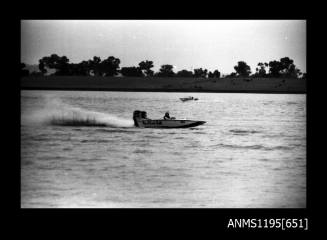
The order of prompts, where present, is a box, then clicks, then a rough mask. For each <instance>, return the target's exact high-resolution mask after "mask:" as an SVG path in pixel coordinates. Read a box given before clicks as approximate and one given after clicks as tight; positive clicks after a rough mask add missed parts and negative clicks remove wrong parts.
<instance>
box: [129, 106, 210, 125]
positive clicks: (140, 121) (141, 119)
mask: <svg viewBox="0 0 327 240" xmlns="http://www.w3.org/2000/svg"><path fill="white" fill-rule="evenodd" d="M133 120H134V125H135V126H136V127H140V128H188V127H196V126H199V125H202V124H204V123H205V121H194V120H186V119H175V118H170V119H149V118H147V113H146V112H145V111H139V110H136V111H134V113H133Z"/></svg>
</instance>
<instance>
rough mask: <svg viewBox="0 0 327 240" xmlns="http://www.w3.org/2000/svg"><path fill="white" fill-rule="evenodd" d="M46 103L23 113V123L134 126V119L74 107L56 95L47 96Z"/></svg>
mask: <svg viewBox="0 0 327 240" xmlns="http://www.w3.org/2000/svg"><path fill="white" fill-rule="evenodd" d="M44 100H45V104H44V105H43V107H42V108H39V109H37V110H34V111H32V112H25V113H24V114H22V115H21V122H22V124H28V125H32V124H33V125H40V124H55V125H67V124H68V123H69V124H74V123H76V125H77V124H78V125H81V126H83V124H85V125H86V124H87V125H88V126H92V123H94V125H99V124H101V125H105V126H108V127H133V126H134V122H133V120H132V119H124V118H120V117H118V116H115V115H112V114H108V113H103V112H96V111H90V110H86V109H82V108H79V107H73V106H70V105H68V104H66V103H63V102H62V101H61V100H60V99H58V98H55V97H49V96H48V97H46V98H45V99H44Z"/></svg>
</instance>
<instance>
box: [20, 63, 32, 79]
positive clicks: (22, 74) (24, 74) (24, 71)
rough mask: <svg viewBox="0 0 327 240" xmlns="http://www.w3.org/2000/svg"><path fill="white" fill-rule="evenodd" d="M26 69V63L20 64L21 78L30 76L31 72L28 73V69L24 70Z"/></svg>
mask: <svg viewBox="0 0 327 240" xmlns="http://www.w3.org/2000/svg"><path fill="white" fill-rule="evenodd" d="M25 67H26V64H25V63H21V64H20V76H21V77H24V76H28V75H29V74H30V71H28V69H24V68H25Z"/></svg>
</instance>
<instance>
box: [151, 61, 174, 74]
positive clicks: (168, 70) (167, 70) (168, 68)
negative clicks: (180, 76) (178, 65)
mask: <svg viewBox="0 0 327 240" xmlns="http://www.w3.org/2000/svg"><path fill="white" fill-rule="evenodd" d="M173 68H174V66H173V65H169V64H164V65H161V68H160V69H159V72H158V73H156V74H155V76H157V77H173V76H174V75H175V73H174V71H173Z"/></svg>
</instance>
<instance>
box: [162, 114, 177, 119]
mask: <svg viewBox="0 0 327 240" xmlns="http://www.w3.org/2000/svg"><path fill="white" fill-rule="evenodd" d="M163 118H164V119H165V120H174V119H176V118H174V117H170V116H169V112H166V113H165V116H164V117H163Z"/></svg>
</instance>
